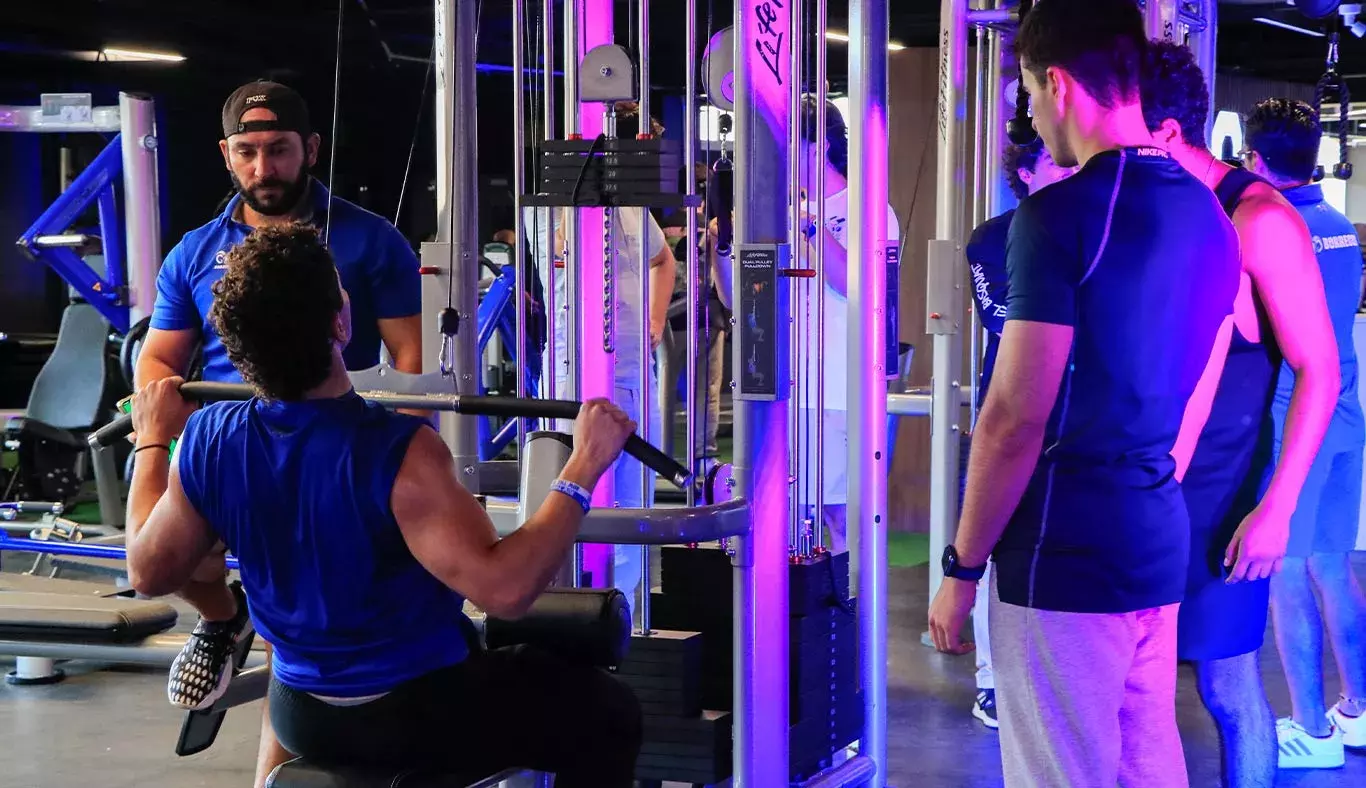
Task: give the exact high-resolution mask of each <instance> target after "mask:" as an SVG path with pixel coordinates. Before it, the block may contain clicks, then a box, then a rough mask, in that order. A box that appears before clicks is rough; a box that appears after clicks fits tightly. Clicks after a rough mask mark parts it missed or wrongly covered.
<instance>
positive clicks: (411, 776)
mask: <svg viewBox="0 0 1366 788" xmlns="http://www.w3.org/2000/svg"><path fill="white" fill-rule="evenodd" d="M518 773H519V772H518V771H517V770H511V771H507V772H500V773H498V774H468V773H467V774H456V773H450V774H433V773H430V772H421V773H419V772H410V771H407V770H400V771H397V772H391V771H387V770H385V771H368V770H359V769H342V770H337V771H328V770H326V769H323V768H322V767H321V766H317V765H316V764H311V763H309V762H308V761H305V760H303V759H302V758H297V759H295V760H292V761H290V762H288V763H285V764H283V765H281V766H279V767H277V768H276V769H275V771H274V772H272V773H271V775H270V779H269V780H267V781H266V788H483V787H484V786H494V785H497V784H498V783H499V782H501V781H502V780H506V779H508V778H509V777H512V776H513V775H516V774H518Z"/></svg>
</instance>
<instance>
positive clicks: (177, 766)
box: [0, 561, 1366, 788]
mask: <svg viewBox="0 0 1366 788" xmlns="http://www.w3.org/2000/svg"><path fill="white" fill-rule="evenodd" d="M656 565H657V564H656ZM1357 566H1358V571H1359V572H1363V571H1366V561H1359V562H1358V564H1357ZM1364 576H1366V575H1364ZM927 582H928V581H927V570H926V568H925V567H924V566H918V567H911V568H898V569H893V570H892V574H891V609H890V624H891V626H890V629H891V631H892V633H893V634H892V641H891V643H890V644H889V650H890V662H891V665H890V670H889V673H890V676H891V686H890V687H889V692H888V695H889V702H890V708H891V714H890V720H889V726H888V727H889V734H890V760H891V780H890V783H891V784H892V785H895V786H900V788H907V787H908V786H912V785H915V786H921V787H923V788H932V787H933V786H952V788H978V787H979V786H997V785H1000V784H1001V777H1000V760H999V758H1000V755H999V751H998V749H997V742H996V734H995V733H993V732H991V731H988V730H987V729H985V728H983V727H982V726H981V725H980V724H978V723H977V722H976V721H975V720H973V719H972V717H971V716H970V715H969V711H968V710H969V707H970V706H971V704H972V699H973V695H974V687H973V679H972V675H973V660H972V657H971V656H967V657H957V658H953V657H946V656H942V655H939V654H936V653H933V652H932V651H931V650H929V649H927V648H925V647H924V646H922V645H920V633H921V630H922V629H923V628H924V622H925V608H926V589H927ZM182 621H184V622H191V623H192V622H193V619H192V618H191V617H190V616H188V615H186V616H182ZM189 625H190V624H189V623H186V624H183V625H182V628H185V627H188V626H189ZM1262 665H1263V672H1264V674H1265V676H1266V682H1267V687H1268V691H1269V692H1270V694H1271V700H1272V703H1273V705H1274V706H1275V708H1276V710H1277V712H1278V713H1280V714H1285V713H1286V712H1287V710H1288V708H1289V706H1288V702H1287V700H1286V694H1285V682H1284V679H1283V678H1282V676H1281V670H1280V664H1279V662H1278V660H1277V657H1276V651H1275V648H1274V646H1272V645H1271V644H1270V638H1269V636H1268V645H1267V646H1266V647H1265V648H1264V649H1263V652H1262ZM0 667H3V669H5V670H8V669H9V668H8V665H6V664H4V663H3V662H0ZM94 667H95V666H90V665H82V664H79V663H71V664H68V665H67V668H66V669H67V672H68V674H69V676H70V677H69V678H68V679H67V680H66V681H65V682H64V683H62V684H59V685H56V686H50V687H22V688H21V687H11V686H8V685H0V741H2V742H3V746H0V788H85V787H89V788H97V787H98V788H134V786H136V787H137V788H194V787H195V786H202V787H203V788H228V787H229V786H231V787H232V788H243V787H249V786H250V785H251V775H252V766H253V763H254V761H255V755H256V737H257V731H258V728H259V722H260V715H259V713H258V709H259V706H255V705H253V706H250V707H246V708H244V709H242V710H240V711H237V712H234V713H232V714H229V715H228V718H227V720H226V722H225V723H224V725H223V729H222V732H221V733H220V735H219V739H218V743H217V744H216V745H215V746H214V747H213V748H212V749H210V750H209V751H208V752H206V753H203V754H201V755H198V756H194V757H191V758H177V757H175V755H174V753H173V752H172V749H173V747H174V743H175V739H176V735H177V732H178V731H179V726H180V720H181V715H180V714H178V713H176V712H174V711H173V710H172V709H171V708H170V707H169V706H168V705H167V703H166V695H165V686H166V679H165V675H164V674H161V673H159V672H148V671H143V670H132V669H112V670H95V669H94ZM1327 667H1328V669H1327V670H1326V675H1327V677H1328V685H1329V686H1328V689H1329V692H1331V693H1336V691H1337V671H1336V669H1335V668H1333V667H1332V665H1331V662H1329V663H1328V665H1327ZM1178 706H1179V715H1180V722H1181V730H1182V734H1183V737H1184V740H1185V743H1186V758H1187V760H1188V762H1189V764H1190V772H1191V784H1192V785H1193V786H1198V787H1200V788H1204V787H1205V786H1217V785H1218V768H1219V766H1218V750H1217V741H1216V737H1215V731H1214V728H1213V725H1212V723H1210V722H1209V720H1208V718H1207V717H1206V715H1205V713H1204V710H1203V709H1202V708H1201V707H1200V703H1199V700H1198V699H1197V698H1196V695H1195V688H1194V686H1193V684H1192V679H1191V677H1190V674H1189V673H1188V672H1186V673H1183V675H1182V681H1181V687H1180V696H1179V700H1178ZM1278 785H1280V786H1299V787H1301V788H1338V787H1339V786H1343V787H1345V786H1362V785H1366V753H1351V752H1349V753H1348V756H1347V767H1346V768H1345V769H1340V770H1336V771H1325V772H1300V773H1296V772H1285V773H1282V775H1281V778H1280V780H1279V782H1278Z"/></svg>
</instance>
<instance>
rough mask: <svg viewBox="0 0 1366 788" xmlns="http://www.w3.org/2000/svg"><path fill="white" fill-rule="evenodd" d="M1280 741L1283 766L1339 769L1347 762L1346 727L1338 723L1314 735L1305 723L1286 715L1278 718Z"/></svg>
mask: <svg viewBox="0 0 1366 788" xmlns="http://www.w3.org/2000/svg"><path fill="white" fill-rule="evenodd" d="M1276 741H1277V743H1278V744H1279V746H1280V762H1279V765H1280V768H1282V769H1339V768H1341V767H1342V766H1343V765H1344V764H1346V763H1347V755H1346V752H1345V750H1344V749H1343V747H1342V731H1341V730H1339V729H1338V728H1337V726H1333V732H1332V733H1330V734H1329V735H1328V736H1325V737H1324V738H1322V739H1320V738H1319V737H1317V736H1310V735H1309V732H1308V731H1306V730H1305V729H1304V727H1303V726H1301V725H1300V724H1299V723H1297V722H1295V721H1294V720H1292V719H1290V718H1289V717H1285V718H1282V719H1279V720H1276Z"/></svg>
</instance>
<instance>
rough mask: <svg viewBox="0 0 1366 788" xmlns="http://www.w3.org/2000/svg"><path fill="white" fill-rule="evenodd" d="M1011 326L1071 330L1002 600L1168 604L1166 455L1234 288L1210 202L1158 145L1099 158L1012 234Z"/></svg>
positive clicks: (1046, 195) (1047, 605)
mask: <svg viewBox="0 0 1366 788" xmlns="http://www.w3.org/2000/svg"><path fill="white" fill-rule="evenodd" d="M1008 264H1009V266H1010V269H1011V270H1010V292H1009V297H1008V303H1009V316H1008V320H1027V321H1037V322H1043V323H1060V324H1064V325H1070V326H1073V327H1074V329H1075V334H1074V340H1073V345H1072V354H1071V359H1070V363H1069V365H1068V367H1067V369H1066V371H1065V373H1064V375H1063V379H1062V383H1061V387H1060V389H1059V392H1058V398H1057V402H1056V405H1055V406H1054V408H1053V412H1052V416H1051V418H1050V420H1049V425H1048V429H1047V433H1046V435H1045V438H1044V443H1043V446H1044V449H1043V456H1042V457H1041V459H1040V461H1039V464H1038V466H1037V468H1036V470H1035V473H1034V476H1033V478H1032V479H1031V481H1030V483H1029V486H1028V488H1027V490H1026V491H1025V494H1024V497H1023V499H1022V500H1021V502H1020V505H1019V507H1018V508H1017V509H1016V511H1015V513H1014V516H1013V517H1012V519H1011V523H1010V527H1009V528H1007V530H1006V532H1005V536H1004V538H1003V539H1002V540H1001V542H1000V544H999V546H998V547H997V549H996V552H995V557H996V560H997V562H998V564H999V565H1000V575H999V578H1000V581H999V582H1000V594H1001V599H1002V601H1004V602H1007V603H1009V604H1015V605H1027V606H1029V607H1035V608H1042V609H1051V610H1063V611H1070V612H1124V611H1131V610H1139V609H1145V608H1152V607H1158V606H1161V605H1166V604H1170V603H1173V602H1177V601H1179V600H1180V599H1181V594H1182V590H1183V588H1184V576H1185V566H1186V558H1187V552H1188V544H1189V533H1188V526H1187V517H1186V512H1185V504H1184V502H1183V501H1182V498H1181V494H1180V489H1179V486H1178V484H1177V481H1176V478H1175V470H1176V463H1175V461H1174V459H1173V458H1172V453H1171V452H1172V448H1173V445H1174V444H1175V442H1176V438H1177V434H1178V432H1179V431H1180V428H1181V423H1182V419H1183V416H1184V414H1185V410H1186V405H1187V401H1188V400H1189V399H1190V396H1191V394H1192V392H1193V391H1194V390H1195V387H1196V383H1197V382H1198V381H1199V380H1200V376H1201V374H1202V373H1203V372H1204V370H1205V367H1206V365H1207V363H1208V361H1209V348H1210V347H1211V346H1212V345H1213V343H1214V339H1215V336H1216V334H1217V333H1218V331H1219V329H1220V326H1221V325H1222V324H1223V323H1224V320H1225V318H1226V317H1227V316H1228V315H1229V314H1230V312H1231V309H1232V304H1233V297H1234V295H1235V293H1236V291H1237V287H1238V277H1239V258H1238V241H1237V236H1236V234H1235V232H1234V229H1233V226H1232V224H1231V223H1230V222H1229V220H1228V218H1227V217H1226V216H1225V215H1224V212H1223V210H1222V209H1221V208H1220V206H1219V204H1218V202H1217V201H1216V199H1215V198H1214V195H1213V194H1211V193H1210V191H1209V190H1208V189H1206V188H1205V187H1204V185H1203V184H1201V183H1200V182H1199V181H1198V180H1197V179H1195V178H1193V177H1192V176H1190V175H1189V174H1187V173H1186V172H1185V171H1184V170H1183V169H1182V168H1181V167H1180V165H1179V164H1177V163H1176V162H1175V161H1173V160H1171V159H1170V158H1169V157H1168V155H1167V154H1166V152H1165V151H1162V150H1160V149H1155V148H1142V147H1140V148H1127V149H1123V150H1112V151H1107V152H1104V153H1100V154H1098V155H1096V156H1094V157H1093V158H1092V159H1091V160H1090V161H1088V162H1087V164H1086V166H1085V167H1084V168H1083V169H1082V170H1081V171H1080V172H1079V173H1077V174H1076V175H1074V176H1073V177H1071V178H1069V179H1068V180H1066V181H1063V182H1060V183H1057V184H1054V185H1052V186H1049V187H1047V188H1045V189H1043V190H1042V191H1040V192H1038V193H1037V194H1035V195H1033V196H1031V197H1029V198H1027V199H1026V200H1025V201H1024V202H1023V203H1022V204H1021V205H1020V208H1019V211H1018V214H1017V216H1016V218H1015V221H1014V222H1013V223H1012V227H1011V235H1010V248H1009V252H1008Z"/></svg>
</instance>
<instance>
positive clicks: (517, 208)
mask: <svg viewBox="0 0 1366 788" xmlns="http://www.w3.org/2000/svg"><path fill="white" fill-rule="evenodd" d="M526 2H527V0H512V205H513V212H514V217H513V220H512V221H513V225H512V226H513V234H514V235H515V236H516V237H517V241H516V243H514V244H513V245H512V264H513V265H514V266H516V268H514V269H513V271H512V281H513V289H514V290H515V291H516V292H514V293H513V294H512V303H513V304H514V306H515V308H516V310H517V314H516V315H515V316H514V320H515V324H516V337H517V349H516V350H515V351H514V352H513V356H512V357H513V359H514V363H515V364H516V365H517V384H516V395H517V398H518V399H524V398H525V397H526V362H527V353H528V351H529V350H530V348H529V347H528V346H527V341H526V290H527V286H526V285H527V283H526V223H525V222H524V221H522V195H523V194H525V193H526V54H525V51H524V50H525V47H526V44H525V41H526V39H525V38H524V37H523V33H524V31H525V30H526ZM550 85H551V76H550V72H549V71H547V72H546V73H545V92H546V93H547V94H549V93H550ZM537 241H538V242H539V239H537ZM525 428H526V422H525V421H524V420H522V419H518V420H517V450H518V455H517V456H518V457H519V458H520V457H521V449H522V447H523V446H524V445H525V444H526V429H525Z"/></svg>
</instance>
